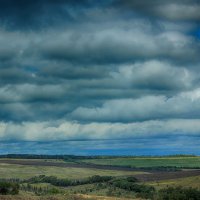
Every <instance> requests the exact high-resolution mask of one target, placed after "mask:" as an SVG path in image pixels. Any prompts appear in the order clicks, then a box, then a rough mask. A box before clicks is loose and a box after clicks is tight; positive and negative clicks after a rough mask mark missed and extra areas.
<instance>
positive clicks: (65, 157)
mask: <svg viewBox="0 0 200 200" xmlns="http://www.w3.org/2000/svg"><path fill="white" fill-rule="evenodd" d="M151 157H152V158H154V157H157V158H163V157H197V155H193V154H192V155H187V154H176V155H164V156H151V155H149V156H76V155H44V154H42V155H37V154H6V155H0V158H13V159H60V160H68V159H105V158H107V159H111V158H151Z"/></svg>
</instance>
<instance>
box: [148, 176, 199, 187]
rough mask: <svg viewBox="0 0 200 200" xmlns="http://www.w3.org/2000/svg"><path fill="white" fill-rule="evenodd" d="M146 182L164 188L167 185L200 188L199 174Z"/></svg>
mask: <svg viewBox="0 0 200 200" xmlns="http://www.w3.org/2000/svg"><path fill="white" fill-rule="evenodd" d="M148 184H149V185H152V186H154V187H156V188H157V189H160V188H165V187H167V186H172V187H174V186H175V187H176V186H182V187H193V188H197V189H200V176H194V177H188V178H180V179H173V180H165V181H159V182H152V183H148Z"/></svg>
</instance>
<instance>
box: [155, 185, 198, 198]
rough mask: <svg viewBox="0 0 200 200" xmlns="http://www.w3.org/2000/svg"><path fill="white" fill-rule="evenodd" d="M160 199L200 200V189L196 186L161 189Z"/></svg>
mask: <svg viewBox="0 0 200 200" xmlns="http://www.w3.org/2000/svg"><path fill="white" fill-rule="evenodd" d="M157 199H158V200H199V199H200V190H197V189H194V188H182V187H176V188H173V187H169V188H166V189H162V190H160V191H159V195H158V198H157Z"/></svg>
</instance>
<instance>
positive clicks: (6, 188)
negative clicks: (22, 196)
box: [0, 182, 19, 195]
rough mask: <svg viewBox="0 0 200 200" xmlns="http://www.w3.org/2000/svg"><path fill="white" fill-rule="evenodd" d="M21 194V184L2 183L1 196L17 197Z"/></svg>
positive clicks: (0, 184) (0, 187) (0, 186)
mask: <svg viewBox="0 0 200 200" xmlns="http://www.w3.org/2000/svg"><path fill="white" fill-rule="evenodd" d="M18 193H19V184H17V183H11V182H0V194H2V195H9V194H11V195H15V194H18Z"/></svg>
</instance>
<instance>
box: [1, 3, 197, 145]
mask: <svg viewBox="0 0 200 200" xmlns="http://www.w3.org/2000/svg"><path fill="white" fill-rule="evenodd" d="M199 19H200V16H199V2H198V1H187V0H185V1H179V0H175V1H171V0H170V1H164V0H163V1H162V0H161V1H158V0H155V1H141V0H140V1H139V0H132V1H131V0H129V1H128V0H124V1H118V0H115V1H90V0H82V1H81V0H80V1H72V0H71V1H68V0H58V1H56V0H43V1H42V0H35V1H32V0H26V1H25V0H17V1H16V0H7V1H6V0H2V1H0V120H1V123H0V138H1V139H2V140H12V139H15V140H17V139H18V140H26V141H34V140H36V141H40V140H49V141H53V140H64V139H75V140H77V139H79V140H80V139H101V138H104V139H111V138H118V139H120V138H131V137H140V136H141V137H147V136H148V137H152V138H153V137H154V138H155V137H162V138H165V137H166V136H167V134H168V133H169V132H170V133H172V134H177V132H178V133H179V132H180V134H194V135H195V134H197V135H198V132H199V130H200V127H199V118H200V114H199V110H200V106H199V105H200V89H199V83H200V77H199V73H200V70H199V69H200V68H199V67H200V58H199V51H200V41H199V36H198V30H199V27H198V22H199ZM137 134H139V135H137Z"/></svg>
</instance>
